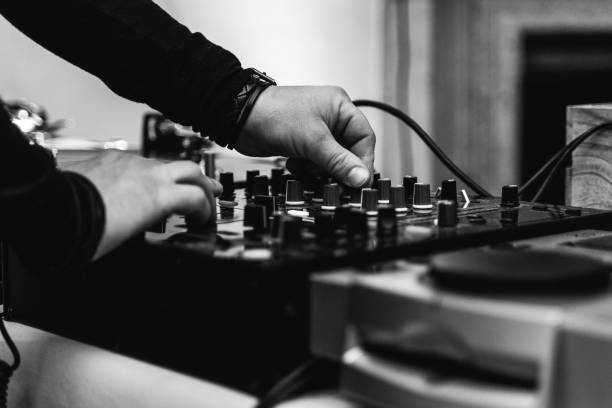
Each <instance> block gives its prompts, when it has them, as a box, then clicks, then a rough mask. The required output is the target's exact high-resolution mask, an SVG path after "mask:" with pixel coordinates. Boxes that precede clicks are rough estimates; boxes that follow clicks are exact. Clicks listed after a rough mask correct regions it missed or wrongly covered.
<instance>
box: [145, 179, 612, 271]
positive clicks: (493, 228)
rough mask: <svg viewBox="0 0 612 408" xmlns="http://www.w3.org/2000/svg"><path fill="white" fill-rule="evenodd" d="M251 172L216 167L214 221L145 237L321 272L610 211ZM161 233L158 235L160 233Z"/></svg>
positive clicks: (251, 264)
mask: <svg viewBox="0 0 612 408" xmlns="http://www.w3.org/2000/svg"><path fill="white" fill-rule="evenodd" d="M259 173H260V172H259V171H257V170H253V171H247V174H246V183H245V188H244V189H235V188H234V186H235V184H236V183H234V174H233V173H229V172H227V173H221V174H220V175H219V179H220V181H221V183H222V185H223V187H224V190H223V191H224V192H223V193H222V194H221V196H220V197H219V198H218V212H217V221H216V223H215V224H214V225H211V226H210V227H209V228H204V229H199V230H193V229H190V228H189V226H188V225H187V224H186V223H185V220H184V219H183V218H181V217H177V216H175V217H172V218H170V219H169V220H168V222H167V223H164V226H163V228H162V229H160V228H159V226H158V230H157V231H158V232H157V233H156V232H149V233H147V237H146V240H147V242H148V243H149V244H151V245H154V246H157V247H159V249H160V250H169V251H172V252H174V253H180V254H183V255H185V256H196V257H201V258H209V259H210V261H211V262H215V264H221V265H223V264H225V265H223V267H224V268H258V269H263V270H271V269H278V270H291V271H295V270H296V269H299V270H306V271H313V270H320V269H326V268H330V267H333V266H338V265H345V264H359V263H367V262H375V261H380V260H386V259H390V258H396V257H405V256H412V255H417V254H426V253H431V252H439V251H442V250H446V249H457V248H464V247H471V246H475V245H482V244H489V243H496V242H503V241H508V240H511V239H518V238H526V237H531V236H536V235H542V234H548V233H554V232H560V231H568V230H573V229H578V228H588V227H597V228H606V226H608V225H610V222H611V220H612V218H611V216H612V214H611V213H610V212H605V211H598V210H590V209H581V208H570V207H562V206H555V205H542V204H534V203H527V202H520V201H519V197H518V186H516V185H508V186H503V187H502V189H501V198H473V197H472V198H470V196H469V195H468V194H467V192H466V191H465V190H461V191H458V190H457V182H456V181H455V180H452V179H450V180H444V181H442V182H441V183H440V186H439V187H436V188H435V189H432V188H431V185H430V184H427V183H420V182H419V180H418V179H417V177H413V176H405V177H404V178H403V180H402V181H401V183H400V184H398V185H394V184H393V183H392V181H391V180H390V179H388V178H380V174H378V173H376V174H375V175H374V182H373V184H372V188H362V189H351V188H347V187H345V186H342V185H340V184H338V183H335V182H334V181H333V180H332V179H329V178H325V177H313V178H309V179H307V180H298V179H296V178H295V177H293V176H291V175H289V174H285V172H284V170H283V169H282V168H275V169H272V170H271V174H270V175H269V176H268V175H264V174H259ZM161 231H163V232H161Z"/></svg>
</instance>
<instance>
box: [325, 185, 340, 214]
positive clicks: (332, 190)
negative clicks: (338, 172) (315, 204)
mask: <svg viewBox="0 0 612 408" xmlns="http://www.w3.org/2000/svg"><path fill="white" fill-rule="evenodd" d="M339 206H340V186H339V185H338V184H336V183H333V184H326V185H325V186H323V204H322V205H321V209H322V210H326V211H333V210H335V209H336V207H339Z"/></svg>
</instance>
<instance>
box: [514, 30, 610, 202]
mask: <svg viewBox="0 0 612 408" xmlns="http://www.w3.org/2000/svg"><path fill="white" fill-rule="evenodd" d="M523 50H524V54H523V55H524V58H523V76H522V104H521V108H520V111H521V114H522V123H521V167H520V168H521V178H522V181H523V182H524V181H526V180H527V179H528V178H529V177H531V175H533V174H534V173H535V172H536V171H537V170H538V169H539V168H540V167H541V166H542V165H543V164H544V163H545V162H546V161H547V160H548V159H549V158H550V157H551V156H552V155H553V154H554V153H555V152H557V150H559V149H560V148H561V147H563V146H564V145H565V123H566V119H565V110H566V107H567V106H568V105H576V104H584V103H601V102H612V87H610V86H609V84H610V83H612V28H611V31H609V32H608V31H606V32H600V31H588V32H582V31H571V32H563V33H558V32H557V33H553V32H541V33H530V34H526V35H525V36H524V37H523ZM535 190H537V187H536V189H535ZM535 190H534V191H530V192H529V193H528V195H527V197H523V198H531V196H532V195H533V194H534V193H535ZM564 194H565V179H564V174H560V175H559V176H558V178H557V180H555V182H554V183H553V184H552V185H551V186H550V187H549V188H548V190H547V192H546V193H545V195H544V196H543V198H542V199H541V200H539V201H542V202H549V203H554V204H562V203H563V202H564Z"/></svg>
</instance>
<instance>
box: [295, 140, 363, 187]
mask: <svg viewBox="0 0 612 408" xmlns="http://www.w3.org/2000/svg"><path fill="white" fill-rule="evenodd" d="M307 155H308V159H310V160H311V161H312V162H314V163H315V164H316V165H317V166H319V167H320V168H322V169H323V170H325V171H326V172H328V173H329V174H330V175H331V176H332V177H334V178H335V179H337V180H339V181H341V182H342V183H344V184H346V185H348V186H350V187H354V188H357V187H362V186H364V185H367V184H369V182H370V177H371V175H370V171H369V170H368V168H367V167H366V165H365V164H364V163H363V162H362V161H361V159H359V157H357V156H355V155H354V154H353V153H351V152H350V151H349V150H347V149H345V148H344V147H342V146H341V145H340V144H339V143H338V142H337V141H336V139H334V137H333V136H332V135H331V133H330V132H329V131H327V130H326V132H324V133H323V135H322V136H320V137H318V138H316V140H313V141H312V143H308V153H307Z"/></svg>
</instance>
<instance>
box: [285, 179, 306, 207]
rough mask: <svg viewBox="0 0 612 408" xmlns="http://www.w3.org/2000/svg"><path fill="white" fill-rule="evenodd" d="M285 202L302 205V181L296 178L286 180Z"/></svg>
mask: <svg viewBox="0 0 612 408" xmlns="http://www.w3.org/2000/svg"><path fill="white" fill-rule="evenodd" d="M285 191H286V193H285V195H286V198H285V204H287V205H303V204H304V190H302V183H301V182H300V181H298V180H288V181H287V188H286V190H285Z"/></svg>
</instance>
